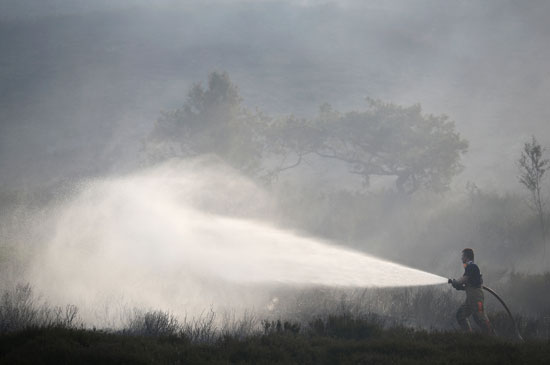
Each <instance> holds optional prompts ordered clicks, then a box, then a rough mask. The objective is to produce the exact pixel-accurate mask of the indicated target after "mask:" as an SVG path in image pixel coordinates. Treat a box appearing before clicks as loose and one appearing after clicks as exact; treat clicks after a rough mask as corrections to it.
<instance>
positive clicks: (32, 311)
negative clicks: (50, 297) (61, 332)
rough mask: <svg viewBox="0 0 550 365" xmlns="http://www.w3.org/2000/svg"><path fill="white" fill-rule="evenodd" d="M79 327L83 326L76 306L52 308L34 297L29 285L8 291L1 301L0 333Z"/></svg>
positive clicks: (18, 286) (19, 285)
mask: <svg viewBox="0 0 550 365" xmlns="http://www.w3.org/2000/svg"><path fill="white" fill-rule="evenodd" d="M78 326H82V324H81V323H80V320H79V317H78V308H77V307H76V306H74V305H71V304H68V305H66V306H65V307H61V306H53V307H50V306H49V305H48V304H47V303H45V302H42V301H41V300H40V299H39V298H37V297H35V296H34V294H33V291H32V287H31V286H30V285H29V284H25V285H21V284H18V285H17V286H16V287H15V288H14V289H13V290H11V291H10V290H6V291H5V292H4V293H3V294H2V297H1V299H0V333H6V332H14V331H20V330H23V329H25V328H30V327H63V328H74V327H78Z"/></svg>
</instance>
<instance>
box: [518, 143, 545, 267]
mask: <svg viewBox="0 0 550 365" xmlns="http://www.w3.org/2000/svg"><path fill="white" fill-rule="evenodd" d="M543 153H544V149H543V148H542V147H541V145H540V144H539V143H538V142H537V140H536V139H535V137H534V136H532V137H531V142H526V143H525V144H524V145H523V151H521V156H520V159H519V161H518V162H519V170H520V175H519V181H520V183H521V184H522V185H523V186H525V187H526V188H527V190H529V192H530V193H531V205H530V206H531V208H532V209H533V210H534V211H535V213H536V214H537V217H538V220H539V224H540V228H541V233H542V244H543V249H544V257H545V258H546V233H547V232H546V230H547V227H546V216H545V207H544V200H543V197H542V192H541V190H542V181H543V177H544V173H545V172H546V170H547V168H548V166H549V164H550V160H548V159H546V158H543Z"/></svg>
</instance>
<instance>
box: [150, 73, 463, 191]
mask: <svg viewBox="0 0 550 365" xmlns="http://www.w3.org/2000/svg"><path fill="white" fill-rule="evenodd" d="M367 101H368V108H367V110H365V111H351V112H347V113H340V112H337V111H335V110H333V109H332V108H331V107H330V105H328V104H324V105H322V106H321V107H320V109H319V114H318V116H317V117H316V118H313V119H311V120H309V119H300V118H296V117H294V116H289V117H280V118H271V117H268V116H266V115H265V114H263V113H261V112H260V111H255V112H251V111H249V110H248V109H246V108H245V107H244V106H243V105H242V99H241V98H240V96H239V93H238V89H237V87H236V86H235V85H234V84H233V83H232V82H231V80H230V78H229V76H228V75H227V74H226V73H218V72H213V73H211V74H210V76H209V80H208V88H207V89H204V88H203V87H202V85H200V84H196V85H194V86H193V87H192V88H191V90H190V91H189V94H188V96H187V100H186V101H185V103H184V105H183V107H182V108H180V109H177V110H175V111H172V112H168V113H163V114H162V115H161V117H160V118H159V119H158V121H157V123H156V124H155V128H154V130H153V132H152V133H151V135H150V138H149V140H148V141H147V146H146V148H147V151H148V158H149V159H150V160H153V161H158V160H159V159H163V158H169V157H176V156H195V155H200V154H208V153H210V154H215V155H217V156H219V157H221V158H222V159H224V160H225V161H226V162H228V163H229V164H231V165H232V166H234V167H236V168H238V169H239V170H241V171H243V172H245V173H247V174H248V175H251V176H262V177H264V178H268V179H273V178H274V177H276V176H277V175H278V174H279V173H281V172H282V171H285V170H288V169H291V168H299V167H300V165H301V163H302V161H303V159H304V158H305V157H306V156H308V155H309V156H314V157H315V158H320V159H321V160H328V161H336V162H339V163H342V164H344V165H345V166H346V167H347V169H348V171H349V172H350V173H351V174H357V175H359V176H361V177H362V179H363V182H364V183H365V184H368V183H369V181H370V178H371V177H372V176H386V177H391V178H393V179H394V181H395V186H396V188H397V189H398V190H399V191H400V192H407V193H412V192H415V191H417V190H418V189H420V188H426V189H430V190H434V191H442V190H445V189H447V188H448V186H449V183H450V182H451V179H452V178H453V177H454V176H455V175H456V174H457V173H458V172H460V171H461V168H462V166H461V164H460V156H461V154H463V153H465V152H466V149H467V146H468V143H467V142H466V141H465V140H464V139H462V138H461V137H460V135H459V134H458V133H457V132H456V131H455V129H454V123H453V122H452V121H449V120H448V118H447V117H446V116H433V115H423V114H422V109H421V107H420V105H414V106H412V107H402V106H398V105H394V104H390V103H383V102H381V101H376V100H371V99H368V100H367Z"/></svg>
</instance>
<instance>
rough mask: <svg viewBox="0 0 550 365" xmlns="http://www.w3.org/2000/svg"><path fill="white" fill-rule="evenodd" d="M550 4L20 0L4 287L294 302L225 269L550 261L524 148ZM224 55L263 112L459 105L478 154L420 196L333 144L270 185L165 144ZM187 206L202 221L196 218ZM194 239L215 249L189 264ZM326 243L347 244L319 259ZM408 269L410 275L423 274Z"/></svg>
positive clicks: (2, 138) (456, 268)
mask: <svg viewBox="0 0 550 365" xmlns="http://www.w3.org/2000/svg"><path fill="white" fill-rule="evenodd" d="M549 15H550V3H548V2H547V1H543V0H541V1H530V2H528V3H522V4H519V3H517V2H514V1H496V0H494V1H484V2H473V1H456V2H441V1H435V0H415V1H404V0H403V1H351V0H348V1H328V0H327V1H305V0H303V1H299V0H296V1H293V0H287V1H267V0H265V1H239V0H234V1H233V0H223V1H222V0H218V1H175V0H162V1H155V2H154V3H153V2H150V1H139V0H134V1H132V0H118V1H107V0H105V1H94V2H91V1H84V0H82V1H69V0H41V1H39V0H17V1H16V0H0V55H1V59H0V186H1V189H2V191H1V195H0V198H1V200H0V203H1V206H0V213H1V214H0V239H1V241H0V245H1V247H0V248H1V251H0V260H1V261H0V262H1V263H2V265H3V268H2V269H1V270H0V272H1V273H2V275H3V277H4V280H2V287H5V286H6V285H7V284H10V285H11V284H13V283H15V282H16V281H28V282H30V283H32V284H33V285H34V286H35V287H36V288H37V289H38V290H39V291H40V292H41V293H45V294H46V296H47V297H48V298H49V299H50V300H52V301H53V302H59V303H64V302H71V303H74V302H78V304H79V305H80V307H83V308H84V307H86V306H88V307H94V306H95V305H96V304H97V303H99V302H97V301H98V300H101V297H102V295H103V296H107V297H109V300H111V299H112V298H113V297H119V296H120V297H121V298H124V299H121V301H126V302H125V303H127V304H128V305H137V304H136V303H137V302H140V301H141V303H140V305H142V306H148V307H159V308H163V309H170V310H174V311H178V310H181V307H182V306H183V307H186V308H187V309H188V310H191V309H190V308H191V307H193V306H194V308H195V312H200V308H202V307H208V306H209V305H212V303H215V302H218V303H219V302H231V303H232V304H233V305H234V306H241V307H243V308H245V307H257V306H260V307H261V306H265V305H266V303H270V301H271V300H272V295H271V292H270V290H271V287H269V288H268V289H266V286H257V287H255V289H254V290H251V289H250V287H248V286H245V287H244V288H243V287H239V288H238V289H235V288H233V287H231V286H228V287H225V288H226V289H224V291H223V292H221V293H220V292H218V289H219V288H220V287H223V285H221V284H220V283H219V282H218V278H216V279H212V278H206V279H205V278H203V276H208V275H207V274H205V273H206V272H207V271H208V272H213V273H216V271H217V270H218V271H217V273H216V275H215V276H221V277H224V280H229V279H230V278H231V277H232V275H233V274H235V275H236V276H235V277H238V278H239V280H238V281H239V282H240V284H242V281H245V280H244V278H250V277H254V278H255V279H258V280H259V281H261V282H262V283H263V282H270V283H277V285H278V284H281V283H285V284H289V285H290V284H292V285H298V286H300V285H304V284H307V285H311V284H314V285H329V286H330V285H332V286H336V287H338V286H346V285H352V284H353V285H355V286H358V287H368V286H386V284H385V283H386V281H385V280H389V279H388V278H391V277H392V276H391V274H388V276H384V275H380V274H376V273H374V272H371V271H368V270H371V269H372V268H373V265H374V264H373V263H374V261H369V260H371V259H372V260H375V261H376V260H377V259H376V258H374V256H376V257H380V258H381V259H384V260H388V261H391V262H392V263H388V265H389V266H386V268H389V267H397V266H391V265H406V266H409V267H411V268H414V269H419V270H425V271H428V272H430V273H433V274H434V275H433V276H430V275H431V274H427V273H421V274H419V275H420V276H422V275H427V276H422V278H423V279H422V278H421V279H419V281H416V282H415V283H417V284H434V283H440V282H441V277H439V276H437V275H442V276H452V275H455V276H456V275H459V274H460V270H461V267H460V262H459V253H460V250H461V249H462V248H464V247H466V246H473V247H474V249H475V250H476V254H477V253H479V254H480V257H481V258H482V259H481V260H482V263H483V264H485V265H486V266H485V267H487V268H488V269H487V271H488V272H490V273H493V276H492V279H493V280H494V282H495V281H499V280H504V279H506V277H507V276H506V275H508V274H502V273H503V272H507V273H509V272H513V271H519V272H524V273H539V272H542V271H544V270H547V261H545V260H547V258H546V256H544V257H543V252H546V251H544V250H545V247H546V246H545V245H546V241H545V240H546V238H541V237H540V233H539V231H538V226H537V224H538V223H537V220H536V216H535V215H533V212H532V209H530V207H529V199H530V195H529V193H528V192H527V191H526V190H525V187H523V186H522V185H521V184H520V183H519V182H518V174H519V173H518V163H517V161H518V159H519V157H520V153H521V151H522V148H523V146H524V143H525V142H528V141H529V140H530V138H531V136H535V137H536V138H537V140H538V142H540V144H541V145H542V146H543V147H549V146H550V123H549V120H550V104H549V103H548V102H547V97H548V95H550V65H549V63H548V59H550V49H549V48H548V46H547V43H548V39H549V38H550V24H548V21H547V19H548V16H549ZM216 71H217V72H226V74H227V75H229V77H230V78H231V81H232V82H233V83H234V85H235V86H236V87H237V88H238V92H239V94H240V97H241V98H242V105H243V107H246V108H248V109H247V110H249V111H250V113H255V112H257V113H258V114H257V115H264V114H265V115H268V116H269V118H273V119H276V118H285V117H288V116H290V115H293V116H295V117H296V118H297V119H300V118H303V119H304V120H306V119H307V120H314V119H315V118H316V115H318V112H319V108H320V106H321V105H322V104H323V103H329V104H330V105H331V106H332V108H334V110H337V111H340V112H342V113H344V112H349V111H358V110H365V109H367V108H368V107H369V106H368V105H369V104H368V103H369V101H368V100H381V101H383V102H387V103H394V104H395V105H401V106H404V107H410V106H413V105H416V104H419V105H421V110H422V113H423V115H428V116H429V115H434V116H441V115H447V116H448V117H449V120H452V121H454V128H455V130H456V132H457V133H458V134H459V135H460V137H462V138H464V140H465V141H467V142H468V148H467V150H468V151H467V153H465V154H461V155H460V161H459V162H460V163H461V164H462V165H463V167H464V168H463V171H461V172H460V173H458V174H456V176H452V181H451V182H450V184H449V189H446V190H445V191H444V192H440V191H438V192H435V193H434V192H431V191H424V190H421V191H418V192H417V193H415V194H413V195H406V196H405V195H403V194H401V192H400V193H395V192H394V191H393V190H392V185H391V184H392V181H390V182H389V183H388V181H387V177H384V176H382V177H381V178H373V179H371V181H370V185H365V184H362V181H360V178H358V177H357V176H354V175H353V174H349V171H348V169H347V168H346V167H345V166H343V165H342V164H338V163H333V162H330V161H329V162H328V163H327V162H326V161H325V162H320V158H319V157H318V156H317V157H311V156H305V157H304V159H303V163H302V165H300V167H299V169H289V170H288V171H286V170H285V171H281V172H280V174H278V176H277V178H276V179H273V180H272V181H270V183H268V184H263V183H262V181H261V179H256V178H255V177H250V176H247V174H246V173H244V172H243V171H238V169H235V168H234V166H233V167H229V166H228V164H227V161H223V159H224V156H218V157H213V156H211V155H210V154H208V153H207V154H206V155H207V157H205V156H204V155H201V154H200V153H196V155H199V156H194V157H193V158H191V159H188V158H184V159H183V160H182V159H181V157H182V156H179V155H176V156H171V157H175V158H176V160H177V161H176V162H174V161H172V160H170V161H171V162H170V163H168V164H167V163H166V161H165V160H164V161H161V163H160V164H156V161H155V162H154V163H152V162H151V161H150V155H151V154H150V151H148V149H147V148H148V143H149V142H150V140H151V136H152V135H153V134H154V132H155V131H156V129H155V128H157V127H158V121H159V120H162V118H161V115H162V112H170V111H173V110H176V109H177V108H180V109H181V110H184V108H183V106H184V104H185V103H186V101H187V100H188V93H189V91H190V90H191V89H192V87H193V85H197V84H202V85H203V86H204V85H208V78H209V75H211V73H212V72H216ZM205 87H206V86H205ZM367 98H369V99H368V100H367ZM413 109H414V108H413ZM411 110H412V109H411ZM255 115H256V114H255ZM258 118H260V117H258ZM269 118H267V117H266V120H268V119H269ZM260 119H261V118H260ZM269 120H271V119H269ZM214 144H215V143H213V145H214ZM235 145H238V143H235ZM229 151H230V152H231V151H232V150H231V149H230V150H229ZM207 152H212V151H207ZM262 157H263V156H259V155H258V158H259V159H262ZM203 158H205V159H206V160H202V159H203ZM217 158H221V160H218V159H217ZM285 158H286V156H285ZM301 158H302V156H301V155H300V160H299V161H302V160H301ZM211 159H213V161H215V162H212V160H211ZM266 160H268V159H267V158H266ZM197 161H203V162H201V163H198V162H197ZM204 161H210V162H206V163H205V162H204ZM458 170H459V169H458V168H457V171H458ZM167 174H168V175H170V174H172V175H171V176H169V177H167ZM182 174H183V175H185V176H184V177H182ZM181 179H184V180H185V181H188V183H186V184H183V185H182V184H181V183H178V181H181ZM152 181H154V183H153V185H151V184H152V183H151V182H152ZM159 181H162V183H159ZM167 181H168V182H167ZM130 182H131V183H130ZM174 183H175V184H176V185H174ZM175 186H176V187H175ZM132 189H136V190H132ZM542 191H543V196H544V197H546V196H548V195H549V194H550V189H549V184H548V182H547V181H546V182H545V185H543V187H542ZM213 192H214V193H215V194H213ZM394 193H395V194H394ZM181 197H183V198H182V199H184V200H185V202H184V203H182V202H181V201H179V200H178V199H180V198H181ZM171 201H173V203H174V204H175V205H174V206H171V207H169V209H168V208H167V207H168V206H169V205H170V204H169V202H171ZM113 202H116V203H113ZM156 204H161V205H162V204H164V205H163V208H162V209H160V208H159V206H156ZM178 204H179V205H178ZM190 206H191V207H193V208H192V210H188V209H191V208H189V207H190ZM196 206H199V208H200V209H198V210H195V209H197V208H196ZM148 209H151V210H153V211H156V213H158V214H152V213H151V214H152V215H151V217H153V218H151V221H149V220H148V218H147V214H146V212H147V210H148ZM155 209H157V210H155ZM158 209H160V210H162V212H160V211H159V210H158ZM170 209H172V212H173V214H172V215H171V214H170V213H169V212H170V211H171V210H170ZM189 212H191V213H189ZM186 214H187V216H186ZM179 215H184V216H186V218H185V219H183V220H186V219H187V220H188V221H189V222H195V223H193V224H191V223H189V224H187V225H183V226H179V225H178V224H177V223H176V222H174V221H173V220H174V219H176V217H178V216H179ZM155 217H156V218H155ZM543 219H547V215H546V218H544V217H543ZM199 221H200V222H201V223H200V224H199V223H197V222H199ZM205 222H209V223H205ZM209 226H214V227H217V228H213V229H212V231H210V229H211V228H208V227H209ZM186 229H187V230H188V232H183V233H182V231H180V230H186ZM543 230H544V229H543ZM190 232H191V233H190ZM235 236H237V237H241V240H236V239H235ZM543 236H544V235H543ZM174 237H179V238H181V240H186V239H189V240H190V241H192V243H190V244H191V245H197V247H199V246H200V247H202V248H201V249H200V250H198V249H197V250H196V251H193V252H195V253H196V256H193V257H192V258H189V259H182V260H183V261H178V260H176V259H175V258H174V257H178V256H180V255H183V253H182V252H181V251H180V250H181V247H180V248H176V246H175V245H173V240H174ZM246 237H249V238H250V240H251V241H255V242H254V244H256V245H260V242H264V246H261V247H260V248H258V251H255V249H256V247H254V248H253V249H251V248H250V245H253V243H252V242H246V239H245V238H246ZM273 237H275V238H273ZM113 242H114V243H113ZM208 242H217V243H216V245H217V244H219V245H221V244H222V242H226V243H227V242H229V243H230V244H229V246H228V247H220V248H219V249H218V248H216V247H215V246H216V245H214V246H213V247H211V248H209V250H212V256H211V258H212V260H211V261H209V260H208V259H207V258H206V257H202V256H201V255H206V253H205V252H206V251H204V252H203V251H201V250H202V249H205V250H206V248H204V247H205V246H207V245H208ZM273 242H284V244H283V247H279V248H278V249H275V248H273V247H275V246H277V245H276V244H275V243H273ZM541 242H542V244H541ZM237 243H238V244H237ZM287 245H289V246H287ZM134 246H135V247H134ZM185 247H187V248H188V249H189V247H194V246H189V245H188V246H185ZM317 249H319V252H325V255H327V256H330V260H329V259H327V258H324V259H319V261H317V264H315V262H314V261H315V260H311V257H310V256H308V255H311V251H312V250H313V251H315V250H317ZM278 250H279V251H283V252H284V255H283V254H281V257H278V256H277V255H276V254H275V253H276V252H277V251H278ZM331 250H333V251H331ZM260 252H261V254H260ZM273 255H275V256H277V257H278V260H279V261H277V262H276V263H275V264H274V265H275V266H277V265H282V266H279V267H278V269H277V270H279V271H277V270H275V269H273V267H271V266H270V265H271V261H270V259H271V258H272V256H273ZM319 255H321V256H322V254H319ZM371 255H374V256H371ZM123 256H124V258H122V257H123ZM214 257H216V259H213V258H214ZM541 257H543V258H542V259H541ZM224 259H225V260H228V261H231V260H233V261H232V262H233V264H234V265H228V266H223V265H221V264H220V263H221V262H223V261H224ZM325 259H326V260H328V261H323V260H325ZM155 260H156V261H155ZM170 260H172V261H170ZM173 260H175V261H173ZM186 260H188V261H186ZM239 260H240V261H239ZM331 260H332V261H331ZM354 260H355V261H354ZM342 262H347V263H348V264H347V265H343V264H341V263H342ZM352 262H354V264H352ZM384 262H385V261H384ZM193 265H196V266H197V268H196V270H197V271H200V272H201V274H200V275H198V276H200V278H199V279H197V276H196V275H195V274H194V273H193V272H192V271H193V270H192V269H191V268H192V266H193ZM247 265H251V266H247ZM323 265H324V266H323ZM180 266H182V267H185V269H180V268H179V267H180ZM199 266H200V268H199ZM374 266H376V265H374ZM135 267H139V268H140V269H139V270H137V271H134V270H135ZM228 267H230V268H231V267H233V268H235V267H238V268H239V270H241V271H238V272H237V273H234V272H231V271H224V270H226V269H227V268H228ZM281 267H284V269H281ZM290 267H293V269H290ZM323 267H325V269H324V270H322V268H323ZM398 267H400V268H403V270H404V271H403V272H400V274H399V275H398V276H399V277H400V278H401V279H402V280H405V279H403V278H411V277H414V275H413V274H412V273H420V272H419V271H418V272H417V271H412V270H413V269H411V268H407V267H404V266H403V267H402V266H398ZM268 268H269V270H268ZM344 268H346V270H348V269H349V272H347V271H346V270H344ZM187 269H189V270H190V271H189V272H187V271H185V270H187ZM262 269H263V270H262ZM271 269H273V270H271ZM227 270H229V269H227ZM388 270H390V269H388ZM407 270H411V271H407ZM381 271H383V269H381ZM390 271H391V270H390ZM275 272H278V273H279V274H277V275H279V277H278V278H276V277H275V276H276V274H275ZM260 273H261V274H262V275H263V276H262V275H260ZM388 273H389V271H388ZM496 273H499V274H496ZM301 275H302V276H301ZM346 275H347V276H346ZM411 275H413V276H411ZM126 276H129V277H131V280H130V279H128V277H126ZM66 277H71V278H72V279H74V280H73V281H66V282H65V283H64V284H62V283H63V278H66ZM113 277H116V278H120V280H118V279H117V280H113V279H112V278H113ZM372 277H377V280H374V281H369V279H368V278H372ZM430 277H431V280H432V281H430V280H429V278H430ZM346 278H347V279H346ZM350 278H351V279H350ZM426 278H428V279H426ZM434 278H435V279H434ZM241 279H242V280H241ZM260 279H262V280H260ZM424 279H425V280H424ZM205 280H206V281H207V283H206V284H204V281H205ZM346 280H347V281H346ZM423 280H424V281H423ZM180 281H185V282H186V284H185V285H182V286H181V287H180V289H177V290H176V289H175V288H177V287H178V285H177V284H178V282H180ZM229 281H231V280H229ZM413 281H414V280H413ZM159 283H164V284H162V285H165V286H162V285H161V284H159ZM411 283H412V281H411ZM411 283H406V282H404V281H401V283H400V285H412V284H411ZM240 284H239V285H240ZM159 285H160V287H159ZM246 285H257V283H254V284H250V283H246ZM388 285H389V284H388ZM121 287H122V288H124V290H121V291H117V290H115V289H117V288H121ZM260 287H261V288H262V289H261V290H260V289H258V288H260ZM181 288H184V289H185V290H186V292H178V290H180V291H181V290H183V289H181ZM228 288H233V289H228ZM84 289H86V290H84ZM232 290H234V291H235V292H236V293H237V294H236V295H235V293H232V296H231V298H230V299H228V298H229V296H224V295H226V294H227V293H229V292H231V291H232ZM251 291H254V292H255V293H256V294H257V295H252V294H250V293H251ZM143 292H147V293H149V295H148V296H146V295H143ZM167 293H169V294H167ZM216 295H219V297H216ZM186 296H193V297H195V298H200V300H195V301H191V300H187V301H186V300H183V298H184V297H186ZM167 297H169V298H168V299H167ZM239 297H242V299H243V300H242V301H241V302H239V300H238V299H239ZM98 298H99V299H98ZM107 302H108V300H107ZM129 303H131V304H129ZM237 303H239V304H237ZM125 305H126V304H125ZM178 306H179V307H178ZM89 315H91V314H89ZM90 322H93V319H91V320H90Z"/></svg>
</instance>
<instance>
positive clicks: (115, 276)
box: [31, 164, 446, 310]
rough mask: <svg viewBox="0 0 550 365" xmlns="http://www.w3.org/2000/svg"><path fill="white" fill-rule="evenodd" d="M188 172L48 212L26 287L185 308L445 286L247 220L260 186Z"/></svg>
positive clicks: (142, 176) (119, 184)
mask: <svg viewBox="0 0 550 365" xmlns="http://www.w3.org/2000/svg"><path fill="white" fill-rule="evenodd" d="M196 170H197V169H196V167H193V166H192V167H190V166H188V165H185V164H184V165H182V164H168V165H164V166H161V167H156V168H154V169H150V170H146V171H142V172H139V173H135V174H131V175H127V176H123V177H118V178H111V179H105V180H98V181H92V182H89V183H87V184H85V185H84V186H83V187H82V189H81V191H80V192H79V193H78V194H77V195H76V196H75V197H73V198H71V199H69V200H68V201H67V202H66V203H65V204H64V205H63V206H61V207H59V209H58V211H57V212H56V213H55V214H52V222H53V223H52V236H51V237H49V239H48V242H47V243H46V244H45V245H44V247H45V249H44V251H43V252H42V253H41V255H40V256H39V257H38V259H37V260H36V262H35V264H34V265H33V270H32V275H31V281H32V283H33V284H34V285H35V286H36V287H37V288H39V289H40V290H41V291H42V292H44V293H47V294H48V295H50V296H51V297H52V298H58V300H59V301H60V302H65V303H67V302H69V303H78V304H79V305H81V306H82V305H85V304H86V303H88V304H89V303H94V302H95V301H97V298H99V297H104V298H105V297H110V298H112V297H113V296H120V297H124V298H125V299H126V300H129V301H131V302H132V303H142V304H145V306H149V307H160V308H167V307H168V308H172V309H173V310H178V309H179V310H181V308H186V310H188V309H189V308H190V307H193V306H195V307H196V308H199V307H201V306H202V307H204V306H208V305H209V304H211V303H212V302H213V301H220V300H221V301H227V296H228V295H230V294H231V288H232V287H235V286H242V285H255V286H258V285H260V286H261V285H275V284H277V285H280V284H282V285H296V284H299V285H323V286H343V287H391V286H418V285H433V284H442V283H445V282H446V279H445V278H443V277H440V276H437V275H433V274H430V273H426V272H423V271H420V270H416V269H412V268H409V267H405V266H402V265H399V264H396V263H391V262H388V261H385V260H382V259H379V258H376V257H372V256H369V255H366V254H363V253H359V252H354V251H352V250H349V249H345V248H342V247H338V246H336V245H332V244H329V243H327V242H322V241H320V240H317V239H313V238H308V237H303V236H300V235H297V234H295V233H292V232H289V231H286V230H282V229H280V228H276V227H274V226H271V225H269V224H267V223H266V222H264V221H261V220H258V219H252V218H250V217H246V216H247V215H251V214H252V213H250V209H251V206H252V207H253V208H252V210H253V211H254V210H255V209H256V208H254V207H255V206H257V205H262V204H263V203H262V202H264V203H265V201H267V200H268V198H267V197H266V196H265V194H264V193H263V192H262V191H261V189H258V188H256V187H255V186H254V185H253V184H252V183H250V182H248V181H246V180H245V179H243V178H240V177H238V176H237V175H236V174H235V173H233V172H231V171H230V170H224V171H219V169H216V171H217V172H214V171H212V170H211V169H208V168H202V169H200V170H199V171H196ZM212 184H215V185H212ZM247 209H248V210H249V211H248V212H247ZM236 213H240V215H241V217H235V215H236ZM241 299H242V300H243V301H244V300H245V298H241ZM232 300H233V302H237V301H239V298H233V299H232Z"/></svg>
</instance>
